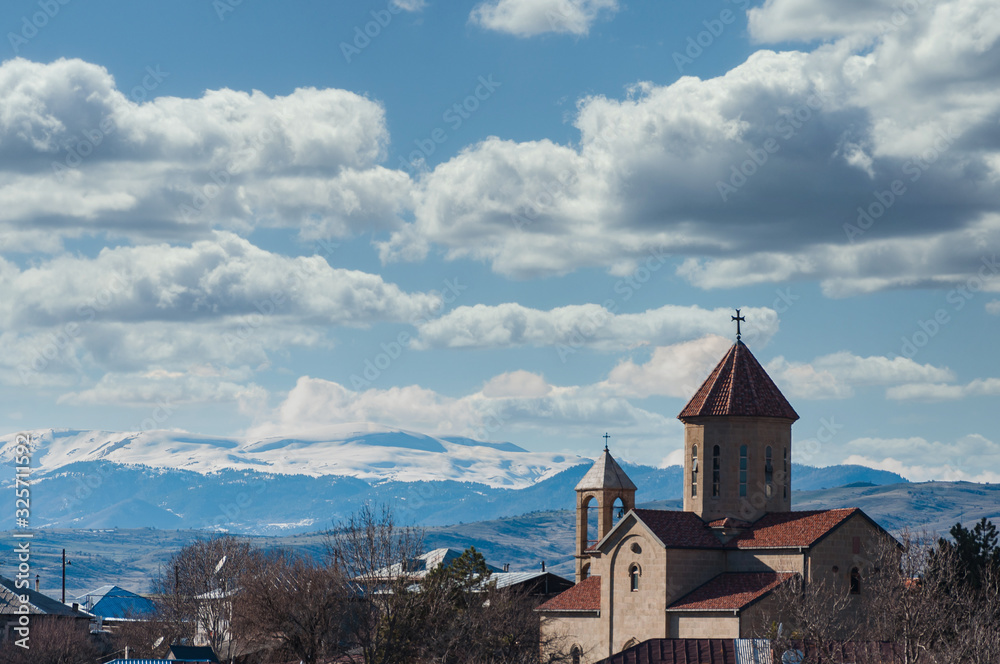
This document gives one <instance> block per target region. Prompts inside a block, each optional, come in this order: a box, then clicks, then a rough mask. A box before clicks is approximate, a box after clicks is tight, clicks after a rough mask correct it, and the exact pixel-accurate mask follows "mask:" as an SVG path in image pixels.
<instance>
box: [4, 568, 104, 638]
mask: <svg viewBox="0 0 1000 664" xmlns="http://www.w3.org/2000/svg"><path fill="white" fill-rule="evenodd" d="M22 599H26V600H27V601H26V602H22ZM24 607H27V608H26V609H25V608H24ZM24 615H27V616H28V619H29V620H30V624H31V625H34V626H37V625H41V624H52V623H57V622H58V623H63V624H67V625H70V626H72V627H73V628H74V629H79V630H80V631H82V632H84V633H85V634H86V633H89V631H90V621H91V618H92V616H91V615H90V614H89V613H85V612H83V611H80V610H79V609H77V608H76V607H74V606H66V605H65V604H63V603H62V602H60V601H58V600H55V599H52V598H51V597H49V596H48V595H43V594H42V593H40V592H38V591H37V590H33V589H31V588H19V587H18V586H17V583H16V582H15V580H14V579H8V578H7V577H4V576H0V624H2V625H3V632H0V640H3V641H7V640H10V639H17V638H20V637H19V636H18V633H17V632H16V631H15V629H16V628H17V627H19V626H20V619H21V616H24Z"/></svg>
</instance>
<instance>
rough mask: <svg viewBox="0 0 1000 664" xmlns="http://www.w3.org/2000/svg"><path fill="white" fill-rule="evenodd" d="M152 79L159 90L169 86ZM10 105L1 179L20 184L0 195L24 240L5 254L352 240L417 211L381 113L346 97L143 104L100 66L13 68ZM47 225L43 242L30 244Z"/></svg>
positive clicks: (5, 108)
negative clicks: (127, 243)
mask: <svg viewBox="0 0 1000 664" xmlns="http://www.w3.org/2000/svg"><path fill="white" fill-rule="evenodd" d="M150 71H151V74H150V77H149V78H150V80H151V81H156V82H157V84H158V83H159V82H162V81H163V80H169V76H170V72H169V71H164V70H163V69H162V68H160V67H155V68H152V67H151V68H150ZM149 94H150V96H151V97H152V96H153V95H155V89H154V90H153V91H152V92H150V93H149ZM0 100H2V101H0V139H2V140H0V168H2V169H4V170H8V171H16V173H13V172H8V176H7V177H6V178H5V179H4V182H3V184H2V185H0V210H2V212H0V229H4V231H5V233H6V230H7V229H10V230H11V231H12V232H14V233H17V235H14V236H11V237H8V238H7V240H6V242H7V243H8V244H10V245H12V246H16V247H17V248H20V249H28V250H31V249H39V250H51V248H52V246H53V243H54V241H53V239H52V236H53V234H54V233H56V234H58V233H61V234H64V235H66V236H77V235H80V234H82V233H85V232H94V231H100V230H104V231H107V232H109V233H114V234H118V235H122V236H128V237H130V238H138V239H143V238H145V239H148V238H157V237H159V238H162V237H164V236H171V237H173V238H175V239H176V238H179V237H188V238H190V237H192V236H198V235H201V234H204V232H205V230H206V229H209V228H213V227H223V228H232V229H246V228H249V227H253V226H256V225H262V226H284V227H292V228H299V229H301V232H302V234H303V235H304V236H307V237H316V236H330V235H349V234H352V233H356V232H358V231H360V230H365V231H371V230H373V229H387V230H388V229H393V228H396V227H397V226H398V224H399V216H398V215H399V214H400V213H401V211H402V210H403V208H404V207H406V206H408V205H409V203H408V197H409V193H410V187H411V182H410V179H409V177H408V176H407V175H406V174H405V173H402V172H399V171H391V170H388V169H385V168H383V167H382V166H379V165H378V164H379V162H380V161H381V160H383V159H384V158H385V155H386V148H387V145H388V140H389V136H388V132H387V130H386V126H385V113H384V110H383V108H382V107H381V106H380V105H379V104H378V103H376V102H374V101H372V100H370V99H367V98H365V97H362V96H360V95H357V94H355V93H352V92H347V91H345V90H335V89H327V90H318V89H315V88H300V89H297V90H295V91H294V92H292V93H291V94H289V95H287V96H284V97H269V96H267V95H265V94H263V93H261V92H257V91H254V92H252V93H246V92H238V91H234V90H210V91H207V92H205V94H204V95H203V96H202V97H201V98H199V99H184V98H177V97H155V98H152V99H151V100H149V101H133V100H131V99H129V98H128V97H127V96H126V94H125V93H124V92H123V91H121V90H119V89H118V88H117V87H116V85H115V81H114V79H113V78H112V77H111V75H110V74H108V72H107V70H105V69H104V68H102V67H99V66H97V65H93V64H89V63H86V62H83V61H80V60H57V61H55V62H53V63H51V64H38V63H34V62H29V61H27V60H24V59H20V58H16V59H13V60H8V61H6V62H4V63H2V64H0ZM38 219H45V220H46V224H45V227H46V230H45V231H40V230H36V231H34V232H29V231H26V230H25V228H28V227H29V226H28V225H29V224H31V223H32V222H34V221H36V220H38ZM57 237H58V236H57Z"/></svg>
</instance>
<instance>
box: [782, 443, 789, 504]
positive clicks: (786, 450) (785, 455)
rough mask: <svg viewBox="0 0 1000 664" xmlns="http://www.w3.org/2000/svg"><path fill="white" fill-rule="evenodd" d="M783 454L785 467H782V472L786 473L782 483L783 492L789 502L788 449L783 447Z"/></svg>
mask: <svg viewBox="0 0 1000 664" xmlns="http://www.w3.org/2000/svg"><path fill="white" fill-rule="evenodd" d="M781 454H782V456H783V457H784V465H783V467H782V470H783V471H784V473H785V474H784V476H782V478H781V483H782V485H783V486H782V489H781V491H782V493H783V494H784V497H785V500H788V448H787V447H783V448H782V449H781Z"/></svg>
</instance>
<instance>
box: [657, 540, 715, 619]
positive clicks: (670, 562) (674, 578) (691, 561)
mask: <svg viewBox="0 0 1000 664" xmlns="http://www.w3.org/2000/svg"><path fill="white" fill-rule="evenodd" d="M725 571H726V553H725V551H703V550H693V549H670V550H669V551H668V552H667V576H666V584H665V585H664V586H663V587H664V588H666V603H667V605H669V604H671V603H673V602H674V601H676V600H678V599H680V598H681V597H683V596H684V595H686V594H688V593H689V592H691V591H692V590H694V589H695V588H697V587H698V586H700V585H701V584H703V583H705V582H707V581H709V580H711V579H712V578H713V577H715V576H718V575H719V574H721V573H722V572H725Z"/></svg>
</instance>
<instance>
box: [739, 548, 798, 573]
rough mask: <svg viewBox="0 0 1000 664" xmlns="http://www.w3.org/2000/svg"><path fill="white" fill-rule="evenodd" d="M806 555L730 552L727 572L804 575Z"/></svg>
mask: <svg viewBox="0 0 1000 664" xmlns="http://www.w3.org/2000/svg"><path fill="white" fill-rule="evenodd" d="M804 569H805V555H804V554H802V553H794V552H789V551H788V550H787V549H785V550H753V551H729V552H728V554H727V557H726V571H727V572H771V571H774V572H798V573H799V574H803V573H804Z"/></svg>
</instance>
